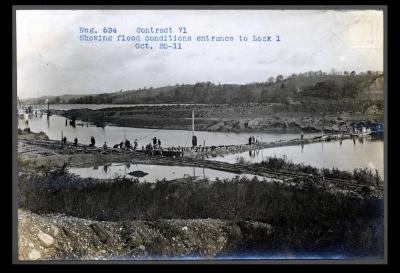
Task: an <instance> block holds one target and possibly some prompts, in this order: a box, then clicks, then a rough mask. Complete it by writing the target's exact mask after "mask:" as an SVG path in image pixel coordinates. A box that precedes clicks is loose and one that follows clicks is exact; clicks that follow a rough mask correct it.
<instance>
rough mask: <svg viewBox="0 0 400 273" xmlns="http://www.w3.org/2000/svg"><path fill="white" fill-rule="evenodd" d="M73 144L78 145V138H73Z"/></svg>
mask: <svg viewBox="0 0 400 273" xmlns="http://www.w3.org/2000/svg"><path fill="white" fill-rule="evenodd" d="M74 144H75V146H78V138H77V137H76V138H75V139H74Z"/></svg>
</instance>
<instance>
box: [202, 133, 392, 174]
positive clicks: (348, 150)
mask: <svg viewBox="0 0 400 273" xmlns="http://www.w3.org/2000/svg"><path fill="white" fill-rule="evenodd" d="M383 149H384V147H383V141H368V140H365V139H364V140H362V139H355V140H354V141H353V140H352V139H345V140H343V141H342V142H340V141H332V142H319V143H312V144H306V145H298V146H284V147H276V148H268V149H262V150H258V151H248V152H244V153H238V154H229V155H224V156H218V157H213V158H209V159H210V160H217V161H223V162H228V163H236V162H237V161H238V160H239V159H241V158H242V159H244V160H245V161H249V162H251V163H256V162H261V161H263V160H264V159H266V158H267V157H274V156H276V157H281V158H282V157H286V158H287V159H288V160H291V161H292V162H293V163H305V164H306V165H311V166H314V167H318V168H329V169H331V168H337V169H339V170H346V171H351V170H353V169H355V168H365V167H368V168H371V169H376V170H378V172H379V174H380V176H381V177H383V171H384V164H383V163H384V157H383V154H384V150H383Z"/></svg>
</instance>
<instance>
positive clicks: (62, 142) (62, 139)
mask: <svg viewBox="0 0 400 273" xmlns="http://www.w3.org/2000/svg"><path fill="white" fill-rule="evenodd" d="M61 147H63V148H64V136H63V131H62V130H61Z"/></svg>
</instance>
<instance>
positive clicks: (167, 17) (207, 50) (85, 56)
mask: <svg viewBox="0 0 400 273" xmlns="http://www.w3.org/2000/svg"><path fill="white" fill-rule="evenodd" d="M81 26H87V27H94V28H96V29H97V30H98V32H99V33H100V32H101V30H102V29H103V27H104V26H115V27H116V28H117V31H118V32H119V34H126V35H137V33H136V28H137V27H170V26H171V27H173V28H177V27H180V26H184V27H186V29H187V31H188V33H187V35H190V36H191V37H192V39H195V37H196V36H198V35H207V34H208V35H229V36H234V37H235V38H236V37H237V36H238V35H247V36H249V40H251V36H252V34H255V35H279V36H280V40H281V42H279V43H277V42H275V43H252V42H247V43H240V42H232V43H199V42H192V43H184V42H182V48H183V49H182V50H159V49H156V48H154V49H153V50H138V49H135V48H134V43H132V42H104V43H99V42H97V43H96V42H81V41H79V36H80V33H79V27H81ZM16 27H17V90H18V91H17V92H18V96H20V97H21V98H33V97H39V96H43V95H62V94H93V93H102V92H114V91H117V90H121V89H123V90H132V89H138V88H143V87H151V86H152V87H159V86H165V85H174V84H176V83H196V82H202V81H211V82H214V83H238V84H243V83H249V82H260V81H266V80H267V79H268V77H270V76H274V77H275V76H277V75H279V74H282V75H290V74H292V73H300V72H306V71H310V70H313V71H318V70H322V71H326V72H329V71H330V70H331V68H335V69H336V70H338V71H343V70H350V71H351V70H355V71H358V72H361V71H367V70H379V71H383V12H382V11H372V10H369V11H357V10H352V11H332V10H331V11H323V10H314V11H307V10H303V11H300V10H286V11H281V10H129V11H128V10H125V11H123V10H119V11H118V10H97V11H95V10H93V11H90V10H86V11H83V10H74V11H73V10H34V11H33V10H30V11H29V10H18V11H17V22H16Z"/></svg>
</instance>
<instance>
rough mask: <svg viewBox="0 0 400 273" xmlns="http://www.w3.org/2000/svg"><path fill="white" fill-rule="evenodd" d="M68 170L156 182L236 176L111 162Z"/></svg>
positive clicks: (104, 176)
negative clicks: (140, 174)
mask: <svg viewBox="0 0 400 273" xmlns="http://www.w3.org/2000/svg"><path fill="white" fill-rule="evenodd" d="M132 171H142V172H146V173H148V174H147V175H145V176H144V177H135V176H131V175H129V173H130V172H132ZM69 172H70V173H73V174H76V175H79V176H80V177H82V178H85V177H92V178H99V179H105V178H115V177H116V176H127V177H132V178H138V179H139V181H141V182H144V181H147V182H156V181H157V180H162V179H164V178H165V179H166V180H172V179H178V178H183V177H188V176H195V177H201V178H209V179H210V180H215V179H216V178H219V179H224V178H234V177H236V176H238V174H235V173H229V172H223V171H218V170H212V169H207V168H198V167H181V166H160V165H147V164H121V163H112V164H111V165H102V166H96V167H89V168H69ZM239 176H240V177H246V178H249V179H252V178H253V177H256V176H257V175H250V174H242V175H239ZM257 178H258V179H260V180H262V179H263V177H261V176H257Z"/></svg>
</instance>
